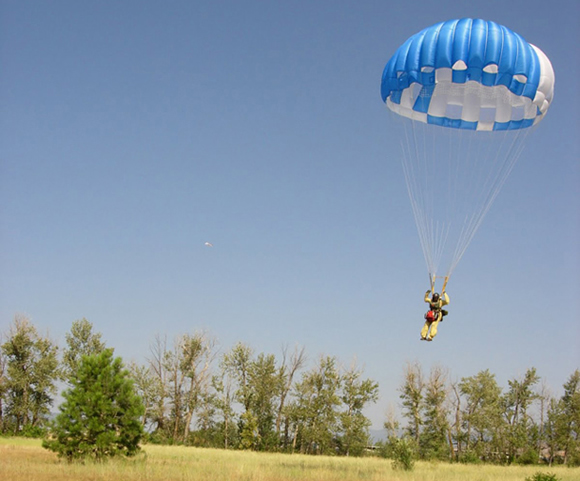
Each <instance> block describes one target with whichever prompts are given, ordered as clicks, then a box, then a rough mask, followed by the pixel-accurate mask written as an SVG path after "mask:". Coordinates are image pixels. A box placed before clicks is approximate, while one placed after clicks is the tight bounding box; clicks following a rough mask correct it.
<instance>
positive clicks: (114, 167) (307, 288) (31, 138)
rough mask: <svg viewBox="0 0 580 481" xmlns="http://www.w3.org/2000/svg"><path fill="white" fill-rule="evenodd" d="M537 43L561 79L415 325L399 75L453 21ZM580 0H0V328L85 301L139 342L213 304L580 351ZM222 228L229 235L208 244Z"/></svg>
mask: <svg viewBox="0 0 580 481" xmlns="http://www.w3.org/2000/svg"><path fill="white" fill-rule="evenodd" d="M461 17H473V18H483V19H486V20H493V21H495V22H498V23H500V24H503V25H505V26H507V27H509V28H511V29H512V30H514V31H516V32H518V33H519V34H521V35H522V36H523V37H524V38H525V39H526V40H527V41H529V42H530V43H533V44H535V45H538V46H539V47H540V48H541V49H542V50H543V51H544V52H545V53H546V54H547V55H548V57H549V58H550V59H551V61H552V63H553V66H554V69H555V72H556V94H555V100H554V103H553V105H552V107H551V108H550V111H549V113H548V115H547V118H546V119H545V120H544V121H543V122H542V123H541V124H540V126H539V128H538V129H537V130H536V132H535V133H534V135H533V136H531V137H530V141H529V142H528V146H527V149H526V151H525V152H524V155H523V156H522V158H521V159H520V161H519V162H518V164H517V165H516V168H515V170H514V171H513V173H512V175H511V177H510V178H509V180H508V182H507V183H506V184H505V186H504V188H503V190H502V192H501V194H500V196H499V198H498V199H497V201H496V203H495V204H494V206H493V208H492V210H491V212H490V213H489V215H488V216H487V217H486V219H485V222H484V224H483V226H482V228H481V229H480V230H479V232H478V234H477V236H476V238H475V240H474V241H473V242H472V244H471V245H470V247H469V249H468V251H467V253H466V255H465V256H464V258H463V260H462V262H461V263H460V265H459V267H458V268H457V269H456V271H455V272H454V276H453V278H452V280H451V283H450V285H449V287H448V291H449V295H450V297H451V304H450V306H449V310H450V315H449V316H448V318H447V319H446V321H445V322H444V323H443V324H442V326H441V329H440V333H439V336H438V337H437V339H436V341H435V342H433V343H429V344H427V343H422V342H420V341H419V330H420V328H421V325H422V322H423V320H422V316H423V313H424V311H425V305H424V303H423V300H422V298H423V294H424V292H425V290H426V289H427V287H428V286H427V284H428V282H427V281H428V278H427V273H426V267H425V265H424V260H423V255H422V252H421V248H420V245H419V241H418V236H417V233H416V229H415V225H414V221H413V218H412V213H411V209H410V205H409V201H408V197H407V193H406V190H405V185H404V179H403V173H402V169H401V167H400V162H399V159H398V151H397V141H396V139H395V138H394V136H393V135H392V133H391V130H390V127H389V122H390V118H389V115H388V112H387V109H386V107H385V106H384V105H383V104H382V102H381V99H380V95H379V86H380V78H381V73H382V70H383V67H384V65H385V63H386V62H387V61H388V59H389V58H390V56H391V55H392V53H393V52H394V51H395V50H396V48H397V47H398V46H399V45H400V44H401V43H403V41H404V40H406V39H407V38H408V37H409V36H411V35H412V34H414V33H416V32H417V31H419V30H421V29H422V28H424V27H427V26H429V25H432V24H434V23H436V22H438V21H442V20H447V19H452V18H461ZM578 18H580V3H579V2H577V1H575V0H569V1H563V0H557V1H552V2H545V1H543V0H542V1H538V0H526V1H519V0H510V1H505V0H502V1H495V0H488V1H485V2H484V1H470V2H458V1H457V0H449V1H447V0H444V1H442V0H439V1H436V2H435V1H432V0H428V1H422V0H421V1H415V2H410V3H409V4H408V5H405V4H401V3H400V2H388V1H384V0H382V1H337V0H332V1H293V2H282V1H281V2H267V1H233V0H230V1H219V0H215V1H171V2H161V1H145V0H138V1H137V0H136V1H103V2H79V1H77V0H71V1H60V0H57V1H53V2H44V1H22V0H18V1H10V0H4V1H3V2H2V5H1V6H0V66H1V74H0V109H1V116H0V246H1V251H0V330H1V331H6V330H7V329H8V326H9V325H10V323H11V322H12V320H13V318H14V315H15V314H17V313H25V314H27V315H28V316H29V317H30V318H31V320H32V322H33V323H34V324H35V325H36V326H37V327H39V328H40V330H41V331H42V332H47V331H48V332H49V333H50V335H51V337H52V338H54V339H55V340H57V341H58V342H59V343H60V344H61V345H62V344H64V334H65V332H67V331H68V330H69V329H70V326H71V323H72V322H73V321H74V320H76V319H80V318H83V317H85V318H87V319H88V320H89V321H91V322H92V323H93V324H94V327H95V329H96V330H97V331H99V332H102V333H103V337H104V339H105V340H106V341H107V343H108V345H110V346H112V347H115V349H116V353H117V354H119V355H121V356H123V357H124V358H125V359H127V360H129V359H135V360H138V361H144V358H145V356H146V355H147V354H148V346H149V344H150V342H151V341H152V340H153V338H154V336H155V334H157V333H161V334H167V336H168V338H169V339H171V338H172V337H173V336H175V335H177V334H179V333H185V332H192V331H195V330H199V329H206V330H208V331H209V332H210V333H212V334H213V335H214V336H215V337H217V339H218V340H219V341H220V344H221V346H222V349H223V350H227V349H228V348H229V347H231V346H232V345H233V344H234V343H235V342H236V341H244V342H246V343H248V344H250V345H251V346H252V347H254V348H255V349H256V351H258V352H272V353H274V354H277V355H279V353H280V350H281V346H282V345H283V344H285V343H287V344H289V345H290V346H292V345H294V344H300V345H304V346H306V348H307V351H308V353H309V355H310V358H311V359H312V360H314V359H315V358H316V357H317V356H318V355H320V354H329V355H336V356H337V357H338V358H339V359H340V360H341V361H342V362H344V363H345V364H349V363H350V362H351V360H352V359H353V358H354V357H356V358H357V359H358V362H359V364H360V365H361V366H364V367H365V373H366V375H367V376H368V377H371V378H373V379H374V380H376V381H378V382H379V384H380V386H381V400H380V402H379V403H378V404H377V405H376V406H375V407H374V408H373V409H371V410H370V411H369V413H370V415H371V417H372V419H373V421H374V423H375V425H376V426H379V425H380V424H381V423H382V421H383V412H384V410H385V409H386V407H387V405H388V404H389V403H396V402H397V401H398V393H397V391H396V389H397V387H398V386H399V385H400V382H401V377H402V368H403V365H404V363H405V362H406V361H415V360H417V361H419V362H420V363H421V364H422V365H423V367H424V368H425V370H426V371H428V370H429V368H430V367H431V365H433V364H441V365H443V366H446V367H448V368H449V369H450V372H451V378H452V379H459V378H461V377H463V376H470V375H474V374H476V373H477V372H479V371H480V370H483V369H488V368H489V369H490V370H491V371H492V372H494V373H495V374H496V375H497V378H498V381H499V382H500V384H501V385H502V386H503V387H505V386H506V385H507V379H510V378H513V377H517V376H521V375H523V373H524V372H525V370H526V369H527V368H529V367H532V366H535V367H536V368H537V369H538V373H539V374H540V375H541V376H542V377H543V378H544V379H545V380H546V381H547V383H548V384H549V386H550V387H551V388H552V391H553V392H554V393H555V394H558V393H559V392H560V391H561V386H562V384H563V383H564V382H565V381H566V378H567V377H568V376H569V375H570V374H571V373H572V372H573V371H574V369H576V368H578V367H580V351H579V346H580V341H579V339H580V327H579V326H580V322H579V320H580V316H579V315H578V311H579V306H578V300H579V295H580V261H579V252H580V247H579V246H580V215H579V214H580V187H579V185H580V162H579V159H580V143H579V137H580V115H579V113H578V112H579V110H580V102H579V91H580V89H579V88H578V79H579V78H580V70H579V65H580V60H579V55H578V45H580V34H579V32H580V30H579V29H578V24H577V22H578ZM206 241H209V242H211V243H213V245H214V247H213V248H209V247H206V246H205V245H204V243H205V242H206Z"/></svg>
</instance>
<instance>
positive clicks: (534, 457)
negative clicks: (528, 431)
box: [515, 449, 540, 465]
mask: <svg viewBox="0 0 580 481" xmlns="http://www.w3.org/2000/svg"><path fill="white" fill-rule="evenodd" d="M515 461H516V463H517V464H524V465H526V464H538V463H539V462H540V456H539V455H538V452H537V451H536V450H535V449H528V450H527V451H524V453H523V454H522V455H521V456H520V457H519V458H516V460H515Z"/></svg>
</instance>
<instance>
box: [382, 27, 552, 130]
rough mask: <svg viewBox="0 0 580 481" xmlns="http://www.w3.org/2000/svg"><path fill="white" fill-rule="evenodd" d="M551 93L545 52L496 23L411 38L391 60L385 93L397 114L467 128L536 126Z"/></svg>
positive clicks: (434, 29)
mask: <svg viewBox="0 0 580 481" xmlns="http://www.w3.org/2000/svg"><path fill="white" fill-rule="evenodd" d="M553 94H554V71H553V69H552V65H551V63H550V61H549V60H548V58H547V57H546V55H545V54H544V53H543V52H542V51H541V50H540V49H539V48H537V47H535V46H533V45H531V44H529V43H527V42H526V41H525V40H524V39H523V38H522V37H521V36H519V35H518V34H517V33H514V32H512V31H511V30H509V29H508V28H506V27H503V26H502V25H499V24H497V23H494V22H489V21H485V20H479V19H475V20H473V19H470V18H463V19H460V20H450V21H447V22H441V23H438V24H436V25H433V26H432V27H429V28H426V29H425V30H423V31H421V32H419V33H417V34H415V35H413V36H412V37H411V38H409V39H408V40H407V41H406V42H405V43H404V44H403V45H402V46H401V47H399V49H398V50H397V51H396V52H395V54H394V55H393V56H392V58H391V59H390V60H389V62H388V63H387V65H386V67H385V69H384V71H383V78H382V83H381V96H382V98H383V101H384V102H385V103H386V104H387V106H388V107H389V108H390V109H391V110H392V111H394V112H396V113H398V114H400V115H403V116H405V117H409V118H411V119H414V120H418V121H421V122H425V123H430V124H436V125H441V126H444V127H451V128H458V129H468V130H511V129H522V128H526V127H529V126H531V125H534V124H536V123H538V122H539V121H540V120H541V119H542V118H543V116H544V115H545V113H546V112H547V110H548V107H549V106H550V103H551V101H552V97H553Z"/></svg>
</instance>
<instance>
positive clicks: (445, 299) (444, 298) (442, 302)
mask: <svg viewBox="0 0 580 481" xmlns="http://www.w3.org/2000/svg"><path fill="white" fill-rule="evenodd" d="M429 294H431V291H427V292H426V293H425V302H428V303H429V306H430V307H431V310H433V311H435V312H436V313H437V317H436V318H435V320H434V321H425V325H424V326H423V329H421V339H427V340H431V339H433V338H434V337H435V336H436V335H437V326H438V325H439V323H440V322H441V319H442V318H443V313H442V312H441V308H442V307H443V306H446V305H447V304H449V296H448V295H447V292H444V293H443V294H442V295H441V297H440V298H439V300H438V301H437V302H431V299H430V298H429ZM429 327H431V332H429ZM428 334H429V337H427V335H428Z"/></svg>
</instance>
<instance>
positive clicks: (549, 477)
mask: <svg viewBox="0 0 580 481" xmlns="http://www.w3.org/2000/svg"><path fill="white" fill-rule="evenodd" d="M526 481H560V478H558V477H557V476H556V475H555V474H554V473H542V472H539V471H538V472H537V473H536V474H534V475H533V476H528V477H527V478H526Z"/></svg>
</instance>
